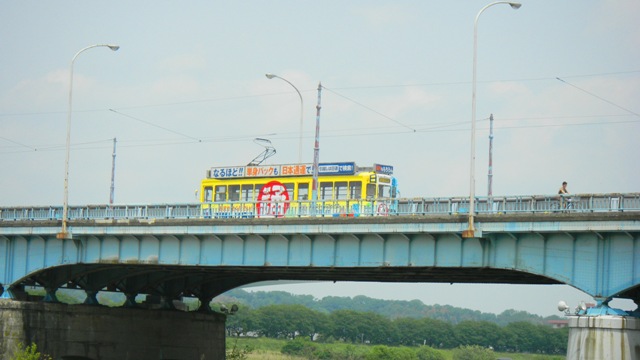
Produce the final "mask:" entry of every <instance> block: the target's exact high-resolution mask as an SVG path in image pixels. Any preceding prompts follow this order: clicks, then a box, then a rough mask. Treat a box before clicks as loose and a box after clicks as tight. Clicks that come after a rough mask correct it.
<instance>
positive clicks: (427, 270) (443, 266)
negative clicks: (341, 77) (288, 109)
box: [0, 216, 640, 302]
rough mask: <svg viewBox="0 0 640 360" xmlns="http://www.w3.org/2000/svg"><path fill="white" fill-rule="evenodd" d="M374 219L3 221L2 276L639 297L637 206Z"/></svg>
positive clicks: (169, 285)
mask: <svg viewBox="0 0 640 360" xmlns="http://www.w3.org/2000/svg"><path fill="white" fill-rule="evenodd" d="M480 219H481V220H483V219H482V218H480ZM554 219H555V218H554ZM280 220H283V221H282V222H278V221H280ZM365 220H366V221H359V220H358V219H348V220H343V219H340V220H338V221H335V222H331V221H317V220H315V219H314V220H313V221H308V220H304V219H302V220H299V221H294V222H291V221H289V222H287V221H286V220H285V219H277V221H276V222H272V223H267V222H260V221H245V222H244V223H242V224H241V222H240V221H234V222H228V221H227V222H225V221H217V222H213V221H208V222H207V221H204V222H202V221H200V222H199V221H196V220H191V221H189V222H188V223H181V224H180V225H179V226H177V225H176V223H175V222H169V221H168V222H167V223H166V224H162V223H161V224H152V223H149V224H140V223H134V224H131V223H127V224H118V223H115V224H113V223H110V224H107V225H100V224H97V223H92V224H84V223H83V224H75V225H76V226H73V227H72V228H71V229H72V230H73V232H74V240H68V239H67V240H64V239H57V238H56V237H55V230H57V229H56V228H52V229H51V230H49V232H47V231H45V230H42V229H40V230H39V231H40V233H38V231H34V227H25V228H24V231H23V232H21V231H9V232H5V233H4V234H3V233H2V232H0V259H2V258H3V257H4V259H5V260H6V261H5V264H6V265H5V266H4V268H2V267H0V280H2V285H3V286H4V287H5V288H7V287H11V288H13V289H19V288H20V287H22V286H25V285H33V284H37V285H41V286H43V287H45V288H53V289H55V288H60V287H64V286H65V284H66V286H67V287H78V288H81V289H84V290H85V291H87V292H88V293H89V292H96V291H105V290H115V291H120V292H123V293H125V294H129V295H131V294H143V293H146V294H153V295H159V296H164V297H169V298H178V297H181V296H196V297H198V298H200V299H201V300H206V299H211V298H212V297H214V296H216V295H219V294H221V293H223V292H225V291H227V290H230V289H233V288H235V287H238V286H242V285H246V284H250V283H254V282H259V281H271V280H327V281H376V282H457V283H512V284H568V285H571V286H574V287H576V288H578V289H580V290H582V291H585V292H586V293H588V294H590V295H592V296H594V297H595V298H610V297H626V298H632V299H634V300H636V301H637V302H638V301H640V290H638V285H639V283H640V226H639V225H638V220H633V219H631V220H630V219H629V217H628V216H626V217H625V218H624V219H623V221H617V220H616V221H612V220H611V218H610V217H608V218H607V219H604V220H602V219H600V220H599V221H594V220H593V219H588V221H582V220H581V221H570V220H571V219H566V221H565V222H558V221H546V222H539V221H538V220H540V218H539V217H536V221H533V220H531V219H527V221H524V220H523V219H521V218H520V219H518V218H515V220H514V218H513V217H512V216H511V217H508V218H505V217H496V218H487V219H484V220H485V222H484V223H479V224H478V229H480V230H482V234H483V235H482V236H483V237H482V238H472V239H465V238H462V237H461V236H460V233H461V231H462V230H463V228H464V227H465V226H466V224H465V223H464V222H461V223H457V222H455V221H452V220H451V218H449V219H448V221H446V222H444V221H442V219H436V221H429V220H428V219H423V218H418V219H416V218H411V219H410V221H407V219H398V218H396V219H374V220H377V222H372V220H371V219H365ZM400 220H403V221H400ZM498 220H500V221H498ZM516 220H517V221H516ZM543 220H544V219H543ZM273 224H277V225H273ZM72 225H74V224H73V223H72ZM80 225H82V226H80ZM2 229H3V228H0V230H2ZM14 230H15V229H14ZM5 296H6V294H5Z"/></svg>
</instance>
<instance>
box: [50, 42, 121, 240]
mask: <svg viewBox="0 0 640 360" xmlns="http://www.w3.org/2000/svg"><path fill="white" fill-rule="evenodd" d="M95 47H108V48H109V49H111V50H112V51H116V50H118V49H120V46H118V45H110V44H96V45H91V46H87V47H86V48H84V49H82V50H80V51H78V52H77V53H76V54H75V55H74V56H73V58H71V65H70V67H69V108H68V112H67V145H66V159H65V166H64V203H63V206H62V231H61V232H60V233H59V234H58V238H60V239H68V238H71V234H69V233H68V231H67V222H68V216H69V153H70V147H71V99H72V95H73V63H74V62H75V61H76V58H77V57H78V55H80V54H81V53H82V52H83V51H86V50H89V49H92V48H95Z"/></svg>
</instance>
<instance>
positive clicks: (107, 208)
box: [0, 193, 640, 221]
mask: <svg viewBox="0 0 640 360" xmlns="http://www.w3.org/2000/svg"><path fill="white" fill-rule="evenodd" d="M475 204H476V205H475V207H476V213H477V214H516V213H532V214H536V213H580V212H615V211H627V212H628V211H640V193H624V194H577V195H573V194H572V195H568V196H560V195H524V196H494V197H478V198H477V199H476V201H475ZM265 209H267V210H268V211H266V210H265ZM468 213H469V199H468V198H464V197H450V198H447V197H442V198H438V197H435V198H410V199H409V198H403V199H373V200H372V199H366V200H339V201H336V200H331V201H315V202H314V201H310V200H305V201H302V200H301V201H290V202H287V203H283V202H279V203H254V202H237V201H236V202H225V203H202V204H201V203H197V204H152V205H85V206H70V207H69V219H71V220H80V219H83V220H96V219H199V218H273V217H309V216H319V217H357V216H398V215H401V216H412V215H457V214H468ZM60 219H62V207H61V206H25V207H0V221H18V220H33V221H36V220H60Z"/></svg>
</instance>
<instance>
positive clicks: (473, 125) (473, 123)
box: [462, 1, 522, 238]
mask: <svg viewBox="0 0 640 360" xmlns="http://www.w3.org/2000/svg"><path fill="white" fill-rule="evenodd" d="M498 4H507V5H509V6H511V8H513V9H514V10H518V9H519V8H520V6H522V4H520V3H517V2H510V1H496V2H492V3H491V4H488V5H486V6H485V7H483V8H482V9H480V11H479V12H478V15H476V19H475V21H474V23H473V81H472V92H471V170H470V193H469V228H468V229H467V230H465V231H463V232H462V237H465V238H473V237H475V232H476V230H475V227H474V225H473V223H474V220H473V218H474V214H475V190H476V178H475V171H476V169H475V168H476V63H477V59H478V19H479V18H480V14H482V12H483V11H485V10H486V9H488V8H490V7H491V6H493V5H498Z"/></svg>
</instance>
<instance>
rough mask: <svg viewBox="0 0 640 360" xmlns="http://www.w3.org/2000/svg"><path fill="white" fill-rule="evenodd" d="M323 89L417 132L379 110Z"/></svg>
mask: <svg viewBox="0 0 640 360" xmlns="http://www.w3.org/2000/svg"><path fill="white" fill-rule="evenodd" d="M323 88H324V89H326V90H329V91H330V92H332V93H334V94H336V95H338V96H340V97H342V98H344V99H347V100H349V101H351V102H352V103H354V104H356V105H359V106H361V107H363V108H365V109H367V110H369V111H371V112H373V113H375V114H378V115H380V116H382V117H383V118H385V119H388V120H391V121H393V122H394V123H396V124H398V125H400V126H402V127H406V128H407V129H409V130H413V131H414V132H415V131H416V129H414V128H412V127H409V126H407V125H405V124H403V123H401V122H400V121H398V120H396V119H394V118H391V117H389V116H387V115H385V114H383V113H381V112H379V111H377V110H374V109H372V108H370V107H368V106H366V105H364V104H362V103H360V102H358V101H355V100H353V99H350V98H348V97H346V96H344V95H342V94H338V93H337V92H335V91H333V90H331V89H329V88H327V87H326V86H323Z"/></svg>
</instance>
